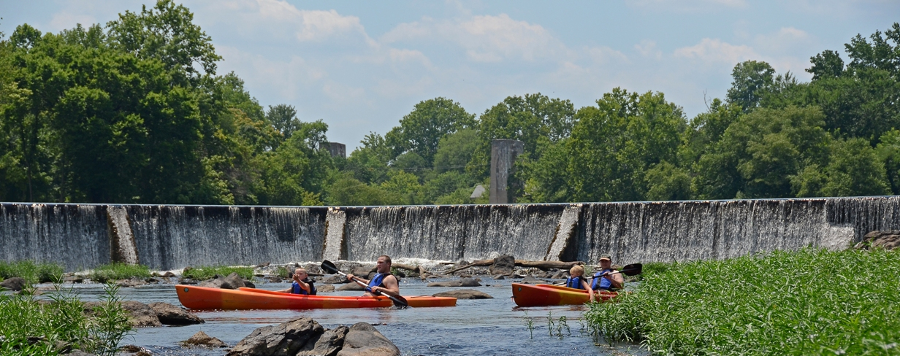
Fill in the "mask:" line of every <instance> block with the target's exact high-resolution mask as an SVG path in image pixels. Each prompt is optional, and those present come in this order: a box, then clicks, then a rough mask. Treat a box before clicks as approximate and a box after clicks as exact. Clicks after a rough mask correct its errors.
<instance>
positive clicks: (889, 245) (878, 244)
mask: <svg viewBox="0 0 900 356" xmlns="http://www.w3.org/2000/svg"><path fill="white" fill-rule="evenodd" d="M897 246H900V231H897V230H893V231H870V232H869V233H867V234H866V235H865V236H863V239H862V241H860V242H859V243H857V244H856V246H853V248H855V249H857V250H869V249H873V248H883V249H885V250H893V249H895V248H897Z"/></svg>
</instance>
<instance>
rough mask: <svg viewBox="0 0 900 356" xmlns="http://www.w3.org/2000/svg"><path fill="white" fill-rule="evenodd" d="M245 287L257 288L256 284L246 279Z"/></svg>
mask: <svg viewBox="0 0 900 356" xmlns="http://www.w3.org/2000/svg"><path fill="white" fill-rule="evenodd" d="M244 287H247V288H256V284H254V283H253V282H250V281H248V280H246V279H245V280H244Z"/></svg>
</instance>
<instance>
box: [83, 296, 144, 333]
mask: <svg viewBox="0 0 900 356" xmlns="http://www.w3.org/2000/svg"><path fill="white" fill-rule="evenodd" d="M101 303H102V302H84V311H85V313H87V314H89V315H93V314H94V309H95V308H97V307H98V306H100V305H101ZM121 305H122V309H125V311H126V312H128V319H129V321H131V326H133V327H136V328H145V327H156V326H162V323H160V322H159V318H157V317H156V313H155V312H154V311H153V309H150V307H149V306H148V305H147V304H144V303H141V302H135V301H130V300H127V301H123V302H121Z"/></svg>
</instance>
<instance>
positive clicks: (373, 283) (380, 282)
mask: <svg viewBox="0 0 900 356" xmlns="http://www.w3.org/2000/svg"><path fill="white" fill-rule="evenodd" d="M390 275H391V274H390V273H376V274H375V277H372V280H370V281H369V285H368V286H366V292H371V291H372V287H381V288H387V287H385V286H384V277H387V276H390Z"/></svg>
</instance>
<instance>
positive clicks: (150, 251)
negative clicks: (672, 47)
mask: <svg viewBox="0 0 900 356" xmlns="http://www.w3.org/2000/svg"><path fill="white" fill-rule="evenodd" d="M109 207H121V209H123V210H124V212H125V213H126V214H125V215H126V216H121V215H119V216H118V217H117V219H119V221H120V222H119V223H118V224H123V223H122V222H121V221H125V223H124V224H127V223H128V222H130V226H131V230H132V233H133V239H134V250H135V251H136V253H137V260H139V261H140V263H141V264H145V265H148V266H150V267H151V268H154V269H174V268H182V267H186V266H201V265H251V264H258V263H264V262H272V263H287V262H293V261H318V260H321V259H322V258H327V259H337V258H346V259H348V260H365V261H374V260H375V259H376V258H377V257H378V256H379V255H381V254H388V255H390V256H392V257H394V258H403V257H407V258H424V259H432V260H459V259H466V260H474V259H484V258H490V257H492V256H495V255H497V254H510V255H513V256H515V257H516V258H517V259H529V260H542V259H556V258H560V259H563V260H581V261H588V262H595V261H596V260H597V259H598V257H599V256H600V255H601V254H603V253H610V254H612V255H613V256H614V259H615V261H616V263H622V264H625V263H632V262H651V261H687V260H698V259H724V258H729V257H737V256H743V255H747V254H752V253H756V252H767V251H772V250H792V249H798V248H802V247H805V246H818V247H826V248H832V249H837V248H845V247H847V246H848V245H849V244H850V243H852V242H854V241H858V240H860V239H861V238H862V236H863V235H864V234H865V233H867V232H869V231H872V230H900V197H898V196H890V197H849V198H820V199H771V200H729V201H724V200H723V201H676V202H623V203H579V204H514V205H447V206H392V207H331V208H326V207H251V206H175V205H158V206H151V205H124V206H118V205H116V206H112V205H110V206H107V205H76V204H9V203H2V204H0V244H2V248H3V251H2V255H0V260H5V261H16V260H35V261H48V262H56V263H61V264H63V265H64V266H65V267H66V269H67V270H76V269H84V268H92V267H95V266H98V265H101V264H105V263H109V262H110V261H111V257H110V256H111V250H110V245H111V240H110V239H111V238H112V235H110V231H109V226H108V224H107V219H108V214H107V211H117V210H115V209H111V210H108V209H110V208H109ZM122 219H125V220H122ZM122 226H126V225H122ZM336 256H337V257H336Z"/></svg>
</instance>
